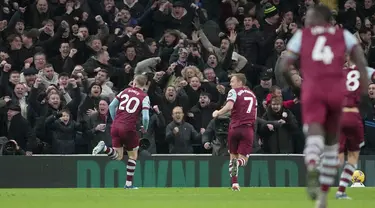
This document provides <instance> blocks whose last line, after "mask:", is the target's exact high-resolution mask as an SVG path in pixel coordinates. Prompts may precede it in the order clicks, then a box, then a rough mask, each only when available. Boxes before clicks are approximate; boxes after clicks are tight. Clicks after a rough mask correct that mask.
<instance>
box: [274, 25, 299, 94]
mask: <svg viewBox="0 0 375 208" xmlns="http://www.w3.org/2000/svg"><path fill="white" fill-rule="evenodd" d="M301 42H302V31H297V32H296V33H295V34H294V35H293V37H292V38H291V39H290V41H289V42H288V45H287V52H286V53H285V55H284V56H283V57H282V58H280V60H279V62H278V65H277V66H276V67H277V68H278V70H280V71H281V72H282V74H283V76H284V78H285V82H286V83H287V84H288V85H289V86H290V87H291V88H292V89H294V91H296V89H297V88H299V87H296V86H294V83H293V81H292V74H291V73H290V71H289V67H290V65H292V64H293V63H294V62H295V61H296V60H297V59H298V56H299V53H300V50H301ZM297 92H299V90H298V91H297ZM295 94H297V96H299V93H296V92H295Z"/></svg>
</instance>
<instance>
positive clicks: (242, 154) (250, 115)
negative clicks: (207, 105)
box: [212, 74, 257, 191]
mask: <svg viewBox="0 0 375 208" xmlns="http://www.w3.org/2000/svg"><path fill="white" fill-rule="evenodd" d="M245 84H246V77H245V75H244V74H234V75H232V78H231V80H230V86H231V87H232V89H231V90H230V91H229V92H228V97H227V103H226V104H225V106H224V107H223V108H222V109H221V110H219V111H214V112H213V114H212V116H213V117H214V118H216V117H218V116H220V115H223V114H225V113H227V112H229V111H232V112H231V121H230V125H229V130H228V149H229V153H230V161H229V174H230V177H231V180H232V190H234V191H239V190H240V186H239V184H238V181H237V177H238V167H239V166H245V165H246V163H247V160H248V157H249V155H250V153H251V150H252V147H253V140H254V124H255V120H256V117H257V99H256V96H255V95H254V93H253V92H252V91H251V90H250V89H248V88H247V87H244V86H245Z"/></svg>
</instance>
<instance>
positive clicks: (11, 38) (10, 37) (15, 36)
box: [7, 34, 22, 43]
mask: <svg viewBox="0 0 375 208" xmlns="http://www.w3.org/2000/svg"><path fill="white" fill-rule="evenodd" d="M16 38H19V39H20V40H22V38H21V36H20V35H18V34H11V35H9V36H8V37H7V41H8V43H11V42H13V41H14V40H15V39H16Z"/></svg>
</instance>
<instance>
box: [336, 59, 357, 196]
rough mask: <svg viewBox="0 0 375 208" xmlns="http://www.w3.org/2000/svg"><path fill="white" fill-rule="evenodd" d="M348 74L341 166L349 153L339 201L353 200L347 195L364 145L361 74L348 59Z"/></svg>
mask: <svg viewBox="0 0 375 208" xmlns="http://www.w3.org/2000/svg"><path fill="white" fill-rule="evenodd" d="M344 71H345V73H346V89H347V92H346V94H345V97H346V101H345V105H344V108H343V109H342V112H343V115H342V118H341V128H340V147H339V160H340V162H341V164H344V162H345V155H344V153H345V152H346V151H347V153H348V160H347V161H346V164H345V165H344V169H343V170H342V173H341V177H340V184H339V188H338V191H337V193H336V198H337V199H351V198H350V197H348V196H347V194H346V193H345V189H346V187H348V185H349V183H350V180H351V178H352V175H353V172H354V171H355V170H356V169H357V163H358V157H359V152H360V150H361V147H362V146H363V145H364V134H363V132H364V131H363V122H362V117H361V114H360V112H359V105H360V99H361V92H360V87H361V86H360V83H359V81H358V78H359V76H360V73H359V71H358V69H357V67H356V66H355V65H352V64H351V62H350V59H349V58H347V66H346V67H345V68H344Z"/></svg>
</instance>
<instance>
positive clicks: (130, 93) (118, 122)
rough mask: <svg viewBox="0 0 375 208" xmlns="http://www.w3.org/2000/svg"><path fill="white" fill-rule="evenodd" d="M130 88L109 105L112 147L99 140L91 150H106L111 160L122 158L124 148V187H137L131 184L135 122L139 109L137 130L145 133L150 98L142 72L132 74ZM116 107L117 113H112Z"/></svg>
mask: <svg viewBox="0 0 375 208" xmlns="http://www.w3.org/2000/svg"><path fill="white" fill-rule="evenodd" d="M133 83H134V85H133V87H129V88H126V89H125V90H123V91H122V92H120V93H119V94H118V95H117V96H116V98H115V99H114V100H113V101H112V103H111V104H110V105H109V111H110V114H111V117H112V119H113V123H112V127H111V137H112V146H113V148H112V147H107V146H106V145H105V143H104V142H103V141H100V142H99V143H98V145H97V146H96V147H95V148H94V149H93V151H92V154H93V155H97V154H99V153H101V152H104V153H106V154H107V155H108V156H109V157H110V158H111V159H112V160H122V158H123V155H124V149H123V148H124V147H123V146H125V149H126V151H127V153H128V157H129V159H128V163H127V166H126V169H127V176H126V184H125V187H124V188H126V189H138V188H137V187H135V186H134V185H133V176H134V172H135V167H136V164H137V162H136V161H137V157H138V147H139V137H138V132H137V128H136V123H137V120H138V117H139V114H140V113H141V112H142V124H143V128H142V129H141V131H143V132H145V131H146V130H147V127H148V123H149V108H150V99H149V97H148V96H147V94H146V93H145V92H144V90H147V89H148V86H149V84H148V79H147V76H145V75H136V76H135V78H134V81H133ZM116 109H117V112H116Z"/></svg>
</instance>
